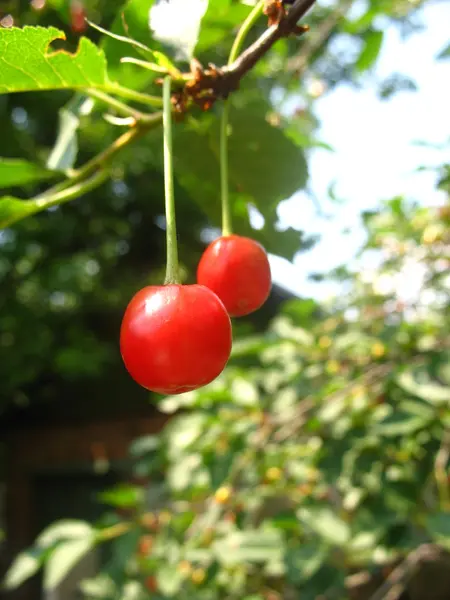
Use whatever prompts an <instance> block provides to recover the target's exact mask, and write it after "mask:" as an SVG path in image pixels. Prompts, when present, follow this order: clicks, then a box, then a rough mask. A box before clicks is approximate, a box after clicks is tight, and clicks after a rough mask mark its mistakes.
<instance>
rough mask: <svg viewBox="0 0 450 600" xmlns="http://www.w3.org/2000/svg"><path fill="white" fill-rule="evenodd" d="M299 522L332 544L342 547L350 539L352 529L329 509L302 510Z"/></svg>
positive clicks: (312, 508)
mask: <svg viewBox="0 0 450 600" xmlns="http://www.w3.org/2000/svg"><path fill="white" fill-rule="evenodd" d="M297 516H298V518H299V520H300V521H301V522H302V523H304V524H305V525H307V526H308V527H309V528H310V529H311V530H312V531H314V532H315V533H317V534H318V535H319V536H320V537H321V538H322V539H324V540H326V541H327V542H329V543H330V544H334V545H336V546H342V545H344V544H346V543H347V542H348V540H349V539H350V527H349V525H348V524H347V523H346V522H345V521H343V520H342V519H341V518H340V517H338V515H337V514H336V513H335V512H333V511H332V510H331V508H328V507H321V506H310V507H304V508H300V509H299V510H298V512H297Z"/></svg>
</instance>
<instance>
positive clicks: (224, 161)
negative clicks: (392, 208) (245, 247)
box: [220, 100, 233, 235]
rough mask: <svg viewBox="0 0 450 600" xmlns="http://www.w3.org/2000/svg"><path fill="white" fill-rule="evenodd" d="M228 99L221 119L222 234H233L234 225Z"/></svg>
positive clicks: (224, 104)
mask: <svg viewBox="0 0 450 600" xmlns="http://www.w3.org/2000/svg"><path fill="white" fill-rule="evenodd" d="M229 111H230V108H229V104H228V101H226V100H225V102H224V103H223V107H222V115H221V119H220V194H221V197H222V235H231V234H232V233H233V225H232V219H231V210H230V193H229V189H228V113H229Z"/></svg>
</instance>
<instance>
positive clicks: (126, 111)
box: [86, 89, 143, 121]
mask: <svg viewBox="0 0 450 600" xmlns="http://www.w3.org/2000/svg"><path fill="white" fill-rule="evenodd" d="M86 93H87V94H89V96H91V98H94V99H95V100H98V101H99V102H101V103H102V104H106V105H107V106H110V107H111V108H114V109H115V110H116V111H117V112H118V113H119V114H120V115H122V116H123V117H133V118H134V119H136V121H139V119H140V118H141V117H142V116H143V115H142V113H141V112H139V111H138V110H136V109H134V108H131V106H128V105H127V104H124V103H123V102H121V101H120V100H116V98H113V97H112V96H110V95H109V94H105V92H101V91H100V90H94V89H88V90H86Z"/></svg>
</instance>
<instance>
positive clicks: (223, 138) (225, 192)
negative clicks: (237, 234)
mask: <svg viewBox="0 0 450 600" xmlns="http://www.w3.org/2000/svg"><path fill="white" fill-rule="evenodd" d="M263 8H264V0H260V1H259V2H258V4H256V6H255V7H254V8H253V10H252V11H251V12H250V13H249V15H248V17H247V18H246V19H245V21H244V22H243V23H242V25H241V28H240V29H239V31H238V33H237V35H236V38H235V40H234V42H233V46H232V47H231V51H230V56H229V58H228V65H231V63H233V62H234V61H235V60H236V58H237V57H238V56H239V54H240V52H241V49H242V46H243V45H244V41H245V38H246V37H247V34H248V32H249V31H250V29H251V28H252V27H253V25H254V24H255V23H256V21H257V19H258V18H259V16H260V15H261V14H262V11H263ZM229 112H230V107H229V103H228V100H225V101H224V103H223V108H222V115H221V120H220V194H221V198H222V235H231V234H232V233H233V226H232V218H231V209H230V193H229V188H228V117H229Z"/></svg>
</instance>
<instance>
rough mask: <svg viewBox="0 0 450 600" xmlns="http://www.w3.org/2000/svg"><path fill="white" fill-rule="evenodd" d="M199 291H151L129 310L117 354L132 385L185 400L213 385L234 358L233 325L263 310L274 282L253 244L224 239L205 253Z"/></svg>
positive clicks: (181, 288)
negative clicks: (187, 394) (187, 395)
mask: <svg viewBox="0 0 450 600" xmlns="http://www.w3.org/2000/svg"><path fill="white" fill-rule="evenodd" d="M197 282H198V283H197V284H194V285H179V284H170V285H162V286H148V287H145V288H143V289H142V290H140V291H139V292H138V293H137V294H136V295H135V296H134V297H133V299H132V300H131V302H130V303H129V305H128V307H127V309H126V311H125V315H124V317H123V321H122V328H121V332H120V349H121V353H122V358H123V360H124V363H125V366H126V368H127V370H128V372H129V373H130V375H131V376H132V377H133V379H134V380H135V381H136V382H137V383H139V384H140V385H141V386H143V387H144V388H146V389H148V390H151V391H153V392H157V393H160V394H181V393H183V392H187V391H190V390H194V389H197V388H199V387H202V386H204V385H206V384H208V383H210V382H211V381H213V380H214V379H215V378H216V377H217V376H218V375H219V374H220V373H221V372H222V371H223V369H224V367H225V365H226V363H227V361H228V359H229V356H230V352H231V344H232V333H231V322H230V316H231V317H240V316H244V315H248V314H250V313H252V312H254V311H255V310H257V309H258V308H260V306H262V305H263V304H264V302H265V301H266V299H267V297H268V295H269V292H270V288H271V276H270V266H269V261H268V258H267V254H266V252H265V250H264V248H263V247H262V246H261V245H260V244H258V243H257V242H255V241H254V240H252V239H250V238H247V237H242V236H238V235H227V236H222V237H220V238H219V239H217V240H216V241H214V242H213V243H212V244H211V245H210V246H208V248H207V249H206V251H205V252H204V254H203V256H202V258H201V260H200V263H199V266H198V271H197Z"/></svg>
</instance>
